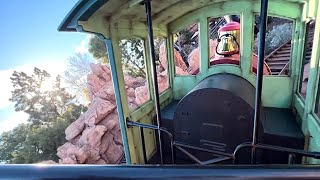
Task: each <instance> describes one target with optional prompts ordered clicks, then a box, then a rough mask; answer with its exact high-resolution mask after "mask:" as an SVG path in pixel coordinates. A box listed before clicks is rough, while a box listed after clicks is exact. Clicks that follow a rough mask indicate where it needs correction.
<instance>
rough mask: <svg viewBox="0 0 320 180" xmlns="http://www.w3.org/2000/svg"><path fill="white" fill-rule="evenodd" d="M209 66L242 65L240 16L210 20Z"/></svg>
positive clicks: (227, 16)
mask: <svg viewBox="0 0 320 180" xmlns="http://www.w3.org/2000/svg"><path fill="white" fill-rule="evenodd" d="M208 27H209V38H210V39H209V66H213V65H219V64H234V65H239V64H240V55H239V52H240V46H239V44H240V15H226V16H221V17H212V18H209V19H208Z"/></svg>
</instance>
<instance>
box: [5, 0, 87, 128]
mask: <svg viewBox="0 0 320 180" xmlns="http://www.w3.org/2000/svg"><path fill="white" fill-rule="evenodd" d="M77 1H78V0H51V1H49V0H47V1H40V0H28V1H21V0H8V1H0V7H1V11H0V17H1V28H0V34H1V41H0V43H1V45H0V55H1V56H0V82H1V83H2V88H1V90H0V132H2V131H4V130H9V129H11V128H12V127H14V126H15V125H16V124H17V123H20V122H23V121H24V120H25V119H26V118H27V116H26V115H25V114H24V113H16V112H14V109H13V104H12V103H9V101H8V98H10V95H11V93H10V91H11V89H12V87H11V83H10V79H9V78H10V75H11V73H12V71H13V70H19V71H25V72H30V71H31V70H32V69H33V67H35V66H37V67H40V68H42V69H46V70H47V71H49V72H50V73H51V74H61V73H63V71H64V70H65V68H66V61H67V59H68V58H69V57H70V56H72V55H74V53H75V52H79V51H85V49H86V43H87V40H88V35H86V34H82V33H68V32H58V31H57V28H58V26H59V24H60V23H61V21H62V20H63V19H64V17H65V16H66V15H67V13H68V12H69V11H70V10H71V8H72V7H73V6H74V5H75V4H76V2H77Z"/></svg>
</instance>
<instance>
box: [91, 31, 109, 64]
mask: <svg viewBox="0 0 320 180" xmlns="http://www.w3.org/2000/svg"><path fill="white" fill-rule="evenodd" d="M88 50H89V53H91V54H92V56H93V57H94V58H96V59H97V60H98V61H99V62H100V63H103V64H105V63H108V62H109V60H108V57H107V48H106V45H105V43H104V41H102V40H101V39H99V37H98V36H92V37H91V38H90V40H89V49H88Z"/></svg>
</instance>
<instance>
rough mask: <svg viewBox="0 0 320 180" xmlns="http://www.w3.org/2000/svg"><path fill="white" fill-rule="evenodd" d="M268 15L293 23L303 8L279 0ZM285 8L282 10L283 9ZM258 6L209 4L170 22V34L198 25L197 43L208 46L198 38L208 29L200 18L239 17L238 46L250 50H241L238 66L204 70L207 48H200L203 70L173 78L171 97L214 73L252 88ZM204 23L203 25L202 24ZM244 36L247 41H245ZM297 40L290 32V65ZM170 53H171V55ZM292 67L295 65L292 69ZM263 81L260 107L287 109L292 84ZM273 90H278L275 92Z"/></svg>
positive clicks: (284, 80)
mask: <svg viewBox="0 0 320 180" xmlns="http://www.w3.org/2000/svg"><path fill="white" fill-rule="evenodd" d="M269 4H270V5H269V7H270V9H271V10H270V11H269V12H271V13H270V14H272V15H273V16H279V17H285V18H289V19H292V20H300V16H301V13H302V8H301V6H300V5H297V4H295V3H291V2H278V1H270V3H269ZM284 5H285V7H282V6H284ZM258 7H259V3H258V1H257V2H256V3H252V2H250V1H237V2H234V1H226V2H220V3H216V4H212V5H209V6H206V7H203V8H201V9H198V10H195V11H192V12H191V13H189V14H186V15H184V16H182V17H180V18H179V19H177V20H175V21H173V22H171V23H169V25H168V27H169V32H172V33H174V32H177V31H179V30H181V29H182V28H183V27H185V26H187V25H189V24H192V23H195V22H199V27H200V42H201V44H202V43H203V42H204V43H207V42H206V41H207V39H206V40H202V39H201V32H202V31H203V30H202V31H201V28H205V27H208V21H207V20H206V21H205V20H203V19H208V18H210V17H221V16H223V15H229V14H240V15H242V17H241V20H243V21H241V22H240V24H241V27H242V29H241V35H242V38H241V39H242V41H241V42H240V43H241V47H249V48H241V51H240V58H241V59H240V62H241V64H240V66H241V67H238V66H235V65H218V66H213V67H210V68H209V69H208V71H207V70H206V68H207V66H208V53H209V52H208V51H209V50H208V48H207V47H206V46H204V45H203V48H201V50H200V62H201V63H200V65H201V66H200V69H204V70H205V71H200V73H199V74H197V75H196V76H176V77H174V86H173V89H174V98H175V99H181V98H182V97H183V96H184V95H186V94H187V93H188V92H189V91H190V90H191V89H192V88H193V87H194V86H195V85H196V84H197V83H199V82H200V81H201V80H202V79H204V78H206V77H207V76H209V75H212V74H216V73H231V74H235V75H238V76H241V77H243V78H245V79H247V80H248V81H249V82H251V83H252V84H253V85H254V86H255V75H253V73H252V72H251V70H250V67H251V58H252V43H253V35H252V34H253V18H254V17H253V15H254V12H259V8H260V7H259V8H258ZM203 23H205V24H203ZM299 25H300V23H296V28H298V29H299V27H300V26H299ZM244 37H246V38H244ZM248 37H249V38H248ZM298 38H299V35H297V33H293V46H292V48H293V49H292V51H293V53H292V54H293V56H292V62H294V63H295V62H296V59H297V58H295V57H296V56H295V54H297V50H298V47H299V46H298V43H297V42H298ZM172 54H173V51H172V50H171V56H173V55H172ZM293 68H294V66H293ZM264 79H265V81H264V84H263V92H262V99H263V104H264V105H265V106H268V107H283V108H289V107H290V106H291V104H292V96H293V91H292V89H293V81H292V79H291V78H290V77H278V76H276V77H273V76H268V77H264ZM274 87H277V88H276V89H275V88H274Z"/></svg>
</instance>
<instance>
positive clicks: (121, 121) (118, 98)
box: [106, 39, 131, 164]
mask: <svg viewBox="0 0 320 180" xmlns="http://www.w3.org/2000/svg"><path fill="white" fill-rule="evenodd" d="M106 47H107V50H108V58H109V62H110V68H111V73H112V82H113V87H114V92H115V97H116V103H117V111H118V116H119V124H120V129H121V135H122V142H123V148H124V152H125V156H126V163H127V164H131V158H130V152H129V145H128V138H127V130H126V123H125V119H124V115H123V108H122V99H121V95H120V87H119V81H118V76H117V67H116V61H115V58H114V54H113V48H112V41H111V40H109V39H108V40H106Z"/></svg>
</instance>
